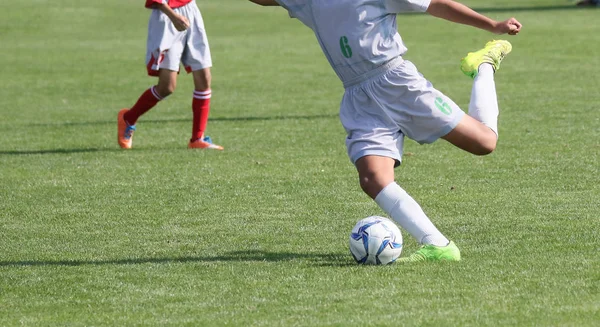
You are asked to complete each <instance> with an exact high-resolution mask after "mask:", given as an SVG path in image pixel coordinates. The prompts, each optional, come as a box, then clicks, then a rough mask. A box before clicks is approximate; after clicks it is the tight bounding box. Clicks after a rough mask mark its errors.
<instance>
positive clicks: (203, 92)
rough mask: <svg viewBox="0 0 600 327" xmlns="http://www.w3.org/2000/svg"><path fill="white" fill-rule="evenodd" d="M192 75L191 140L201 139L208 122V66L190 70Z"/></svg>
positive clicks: (209, 96) (209, 78)
mask: <svg viewBox="0 0 600 327" xmlns="http://www.w3.org/2000/svg"><path fill="white" fill-rule="evenodd" d="M192 75H193V77H194V98H193V100H192V111H193V114H194V115H193V117H194V118H193V124H192V138H191V142H194V141H196V140H199V139H202V138H203V137H204V131H205V130H206V125H207V123H208V114H209V113H210V98H211V95H212V91H211V89H210V83H211V74H210V68H204V69H200V70H196V71H194V72H192Z"/></svg>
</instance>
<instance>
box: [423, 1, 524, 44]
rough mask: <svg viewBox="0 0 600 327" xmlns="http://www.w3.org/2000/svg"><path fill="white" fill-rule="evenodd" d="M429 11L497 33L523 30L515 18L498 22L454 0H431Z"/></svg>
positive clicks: (515, 32) (444, 17)
mask: <svg viewBox="0 0 600 327" xmlns="http://www.w3.org/2000/svg"><path fill="white" fill-rule="evenodd" d="M427 13H429V14H430V15H432V16H435V17H439V18H442V19H445V20H449V21H451V22H455V23H459V24H465V25H470V26H474V27H477V28H480V29H482V30H486V31H489V32H492V33H496V34H505V33H508V34H510V35H516V34H517V33H519V31H521V26H522V25H521V23H519V22H518V21H517V20H516V19H514V18H510V19H507V20H505V21H502V22H498V21H495V20H493V19H491V18H489V17H486V16H484V15H481V14H479V13H477V12H475V11H474V10H472V9H470V8H469V7H467V6H465V5H463V4H461V3H458V2H455V1H452V0H431V3H430V4H429V8H427Z"/></svg>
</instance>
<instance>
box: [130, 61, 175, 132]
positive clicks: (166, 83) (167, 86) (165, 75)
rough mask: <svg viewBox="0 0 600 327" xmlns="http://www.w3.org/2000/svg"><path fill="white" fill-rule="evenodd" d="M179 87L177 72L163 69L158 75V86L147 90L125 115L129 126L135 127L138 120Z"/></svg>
mask: <svg viewBox="0 0 600 327" xmlns="http://www.w3.org/2000/svg"><path fill="white" fill-rule="evenodd" d="M176 85H177V72H174V71H171V70H167V69H161V70H160V71H159V75H158V84H157V85H155V86H153V87H151V88H149V89H148V90H146V91H145V92H144V93H142V95H141V96H140V98H139V99H138V101H137V102H136V103H135V104H134V105H133V107H131V109H129V111H127V112H126V113H125V114H124V118H125V121H126V122H127V123H128V124H129V125H135V123H136V122H137V120H138V118H140V116H142V115H143V114H145V113H146V112H148V110H150V109H152V108H153V107H154V106H155V105H156V104H157V103H158V102H159V101H161V100H163V99H164V98H166V97H168V96H169V95H171V93H173V92H174V91H175V86H176Z"/></svg>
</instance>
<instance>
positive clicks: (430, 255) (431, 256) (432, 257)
mask: <svg viewBox="0 0 600 327" xmlns="http://www.w3.org/2000/svg"><path fill="white" fill-rule="evenodd" d="M419 261H460V250H459V249H458V247H457V246H456V244H454V242H452V241H451V242H450V243H448V245H446V246H435V245H423V246H422V247H421V248H420V249H419V250H418V251H417V252H415V253H413V254H411V255H410V256H408V257H405V258H398V260H396V262H400V263H402V262H419Z"/></svg>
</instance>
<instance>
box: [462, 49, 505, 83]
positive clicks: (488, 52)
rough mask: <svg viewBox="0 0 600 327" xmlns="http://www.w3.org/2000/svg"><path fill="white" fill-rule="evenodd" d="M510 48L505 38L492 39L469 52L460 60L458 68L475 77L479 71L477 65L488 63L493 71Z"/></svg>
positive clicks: (498, 66) (496, 69)
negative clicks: (481, 47) (477, 49)
mask: <svg viewBox="0 0 600 327" xmlns="http://www.w3.org/2000/svg"><path fill="white" fill-rule="evenodd" d="M511 50H512V45H511V44H510V42H508V41H505V40H493V41H490V42H488V43H486V45H485V47H484V48H483V49H481V50H479V51H476V52H469V54H467V56H466V57H464V58H462V60H461V61H460V70H462V72H463V73H464V74H465V75H467V76H469V77H471V78H475V76H477V73H478V72H479V65H481V64H483V63H488V64H490V65H492V67H494V72H496V71H498V69H500V63H501V62H502V60H503V59H504V57H506V55H507V54H509V53H510V51H511Z"/></svg>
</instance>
